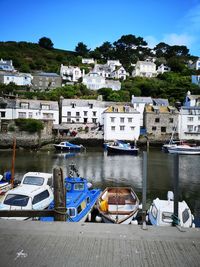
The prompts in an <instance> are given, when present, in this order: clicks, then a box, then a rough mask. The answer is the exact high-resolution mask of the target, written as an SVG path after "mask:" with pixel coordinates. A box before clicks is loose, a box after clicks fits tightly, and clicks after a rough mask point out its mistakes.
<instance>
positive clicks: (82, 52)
mask: <svg viewBox="0 0 200 267" xmlns="http://www.w3.org/2000/svg"><path fill="white" fill-rule="evenodd" d="M75 51H76V53H77V54H78V55H79V56H82V57H86V56H87V55H88V53H89V51H90V49H88V48H87V45H85V44H84V43H83V42H79V43H78V44H77V46H76V48H75Z"/></svg>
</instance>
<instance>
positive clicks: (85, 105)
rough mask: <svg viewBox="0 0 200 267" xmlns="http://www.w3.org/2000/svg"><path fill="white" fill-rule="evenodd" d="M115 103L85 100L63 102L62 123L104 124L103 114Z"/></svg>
mask: <svg viewBox="0 0 200 267" xmlns="http://www.w3.org/2000/svg"><path fill="white" fill-rule="evenodd" d="M111 104H113V102H106V101H101V100H94V99H91V100H89V99H88V100H85V99H63V100H62V123H85V124H86V123H87V124H89V123H95V124H97V123H100V124H103V118H102V113H103V112H104V110H105V109H106V108H107V107H109V106H110V105H111Z"/></svg>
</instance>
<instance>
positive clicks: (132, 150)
mask: <svg viewBox="0 0 200 267" xmlns="http://www.w3.org/2000/svg"><path fill="white" fill-rule="evenodd" d="M104 147H105V148H106V151H107V154H108V155H138V151H139V149H138V148H137V147H136V146H135V145H134V146H131V145H130V144H129V143H125V142H123V141H120V140H117V141H115V142H113V143H111V144H109V143H107V144H104Z"/></svg>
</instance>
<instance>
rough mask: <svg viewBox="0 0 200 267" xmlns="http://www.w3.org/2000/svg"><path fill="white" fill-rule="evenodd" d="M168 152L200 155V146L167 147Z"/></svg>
mask: <svg viewBox="0 0 200 267" xmlns="http://www.w3.org/2000/svg"><path fill="white" fill-rule="evenodd" d="M168 152H169V153H170V154H181V155H200V148H198V149H195V148H168Z"/></svg>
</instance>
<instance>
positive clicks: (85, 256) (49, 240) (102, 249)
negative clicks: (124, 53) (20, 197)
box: [0, 219, 200, 267]
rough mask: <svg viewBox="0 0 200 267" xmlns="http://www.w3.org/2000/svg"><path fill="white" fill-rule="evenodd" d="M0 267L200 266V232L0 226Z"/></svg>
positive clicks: (30, 223)
mask: <svg viewBox="0 0 200 267" xmlns="http://www.w3.org/2000/svg"><path fill="white" fill-rule="evenodd" d="M0 244H1V246H0V266H1V267H9V266H20V267H22V266H26V267H29V266H41V267H45V266H57V267H59V266H70V267H75V266H81V267H90V266H91V267H94V266H95V267H97V266H99V267H104V266H105V267H112V266H115V267H117V266H126V267H129V266H130V267H132V266H159V267H160V266H179V267H180V266H181V267H183V266H187V267H188V266H193V267H195V266H198V267H199V266H200V228H194V229H186V230H185V231H183V232H182V231H179V230H178V229H177V228H176V227H164V228H163V227H153V226H148V227H147V230H142V228H141V226H139V225H112V224H97V223H63V222H34V221H22V222H20V221H12V220H3V219H1V220H0Z"/></svg>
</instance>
